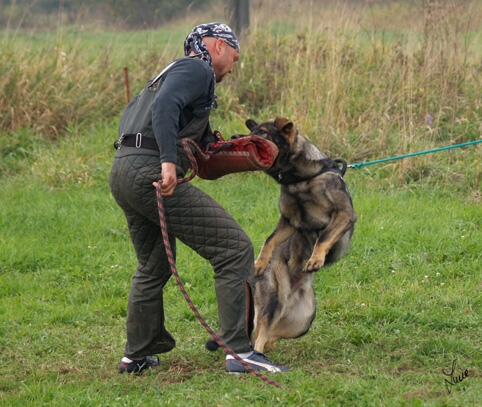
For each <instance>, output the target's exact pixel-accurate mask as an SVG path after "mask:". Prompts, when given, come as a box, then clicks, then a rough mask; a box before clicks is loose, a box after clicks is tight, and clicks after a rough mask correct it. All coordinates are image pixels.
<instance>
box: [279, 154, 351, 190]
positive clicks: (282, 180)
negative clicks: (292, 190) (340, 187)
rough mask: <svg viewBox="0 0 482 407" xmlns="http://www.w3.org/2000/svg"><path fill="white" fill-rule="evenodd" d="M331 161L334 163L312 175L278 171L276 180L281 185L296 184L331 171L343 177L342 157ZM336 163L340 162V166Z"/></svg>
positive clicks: (345, 165)
mask: <svg viewBox="0 0 482 407" xmlns="http://www.w3.org/2000/svg"><path fill="white" fill-rule="evenodd" d="M333 162H334V163H335V164H334V165H333V166H331V167H323V168H321V170H320V171H318V172H317V173H315V174H313V175H308V176H304V177H302V176H297V175H293V174H290V173H289V172H288V171H285V172H283V171H280V172H279V173H278V177H277V179H276V181H277V182H278V184H281V185H291V184H297V183H299V182H304V181H309V180H310V179H313V178H315V177H317V176H318V175H321V174H324V173H325V172H333V173H335V174H337V175H338V176H339V177H340V178H341V179H343V176H344V175H345V172H346V169H347V164H346V161H345V160H343V159H342V158H337V159H336V160H333ZM338 164H341V168H340V166H339V165H338Z"/></svg>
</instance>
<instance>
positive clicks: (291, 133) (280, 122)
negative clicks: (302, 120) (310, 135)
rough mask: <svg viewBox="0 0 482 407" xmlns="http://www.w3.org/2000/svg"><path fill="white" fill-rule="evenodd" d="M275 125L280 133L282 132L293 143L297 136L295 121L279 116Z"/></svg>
mask: <svg viewBox="0 0 482 407" xmlns="http://www.w3.org/2000/svg"><path fill="white" fill-rule="evenodd" d="M274 125H275V127H276V130H277V131H278V133H280V134H281V135H282V136H283V137H284V138H285V139H286V140H288V142H289V143H290V144H291V143H292V142H293V139H294V137H295V136H296V130H295V126H294V124H293V122H292V121H291V120H289V119H285V118H284V117H277V118H276V119H275V121H274Z"/></svg>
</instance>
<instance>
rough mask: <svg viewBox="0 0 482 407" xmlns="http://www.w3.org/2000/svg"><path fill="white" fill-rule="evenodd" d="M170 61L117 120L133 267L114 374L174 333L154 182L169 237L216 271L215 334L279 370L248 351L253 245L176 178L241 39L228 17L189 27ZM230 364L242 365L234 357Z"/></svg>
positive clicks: (120, 199) (140, 362)
mask: <svg viewBox="0 0 482 407" xmlns="http://www.w3.org/2000/svg"><path fill="white" fill-rule="evenodd" d="M184 53H185V55H186V56H185V57H184V58H180V59H178V60H176V61H174V62H173V63H172V64H171V65H169V66H168V67H167V68H166V69H165V70H164V71H163V72H161V74H160V75H158V76H157V77H156V78H154V79H153V80H151V81H149V82H148V83H147V85H146V87H145V88H144V90H143V91H142V92H141V94H139V95H138V96H137V97H136V98H134V99H133V100H132V101H131V102H130V103H129V105H128V107H127V108H126V110H125V112H124V114H123V116H122V118H121V121H120V125H119V135H120V137H119V140H118V141H117V148H118V149H117V152H116V155H115V160H114V164H113V167H112V171H111V176H110V186H111V191H112V194H113V196H114V198H115V199H116V201H117V203H118V204H119V206H120V207H121V208H122V210H123V211H124V214H125V217H126V219H127V224H128V227H129V231H130V235H131V239H132V243H133V245H134V248H135V251H136V255H137V259H138V265H137V269H136V272H135V274H134V276H133V278H132V283H131V291H130V294H129V299H128V305H127V321H126V326H127V343H126V346H125V350H124V358H123V359H122V362H121V364H120V366H119V372H120V373H124V372H128V373H138V372H140V371H142V370H144V369H148V368H150V367H155V366H157V365H158V364H159V360H158V359H157V358H156V357H153V355H156V354H159V353H165V352H169V351H170V350H172V349H173V348H174V347H175V344H176V343H175V340H174V338H173V337H172V336H171V334H170V333H169V332H168V331H167V329H166V328H165V324H164V306H163V287H164V285H165V284H166V282H167V281H168V280H169V278H170V276H171V271H170V266H169V263H168V260H167V256H166V251H165V247H164V244H163V240H162V234H161V230H160V226H159V216H158V209H157V201H156V194H155V186H156V185H157V182H158V181H159V182H161V191H162V195H163V204H164V209H165V213H166V221H167V225H168V232H169V241H170V244H171V247H172V250H173V252H174V253H175V244H176V238H177V239H179V240H181V241H182V242H183V243H184V244H186V245H187V246H189V247H190V248H192V249H193V250H194V251H196V252H197V253H198V254H199V255H201V256H202V257H204V258H205V259H208V260H209V262H210V263H211V265H212V267H213V269H214V279H215V291H216V298H217V302H218V314H219V322H220V329H219V331H218V334H219V336H220V337H221V338H222V339H223V341H224V342H225V343H226V344H227V345H228V346H229V347H230V348H231V349H233V350H234V351H235V352H236V353H237V354H238V355H239V356H240V357H241V358H242V359H243V360H244V361H246V362H247V363H249V364H250V366H251V367H253V368H254V369H256V370H270V371H278V372H279V371H284V370H287V368H285V367H284V366H277V365H275V364H273V363H272V362H271V361H269V360H268V359H267V358H266V356H264V355H262V354H260V353H258V352H254V351H253V350H252V342H251V330H252V310H251V309H250V306H249V305H250V303H251V302H252V296H251V291H250V280H251V279H252V275H253V269H254V253H253V247H252V243H251V241H250V239H249V237H248V236H247V235H246V233H245V232H244V231H243V230H242V229H241V227H240V226H239V225H238V224H237V222H236V221H235V220H234V219H233V218H232V217H231V216H230V215H229V214H228V213H227V212H226V211H225V210H224V209H223V208H222V207H221V206H220V205H219V204H218V203H217V202H216V201H214V200H213V199H212V198H211V197H210V196H208V195H207V194H206V193H204V192H203V191H201V190H199V189H198V188H196V187H194V186H193V185H191V184H190V183H188V182H186V183H181V184H177V180H178V178H180V177H183V176H184V174H185V172H186V171H187V169H188V160H187V158H186V155H185V153H184V152H183V150H182V148H180V147H179V141H180V139H182V138H184V137H189V138H191V139H193V140H194V141H196V142H197V143H199V144H202V143H204V142H206V141H208V140H209V137H210V136H211V135H212V132H211V127H210V124H209V114H210V111H211V109H212V108H215V107H216V106H217V104H216V95H215V84H216V83H219V82H221V81H222V79H223V78H224V76H225V75H226V74H228V73H230V72H231V70H232V67H233V64H234V63H235V62H236V61H237V60H238V58H239V42H238V39H237V37H236V35H235V34H234V32H233V31H232V30H231V28H229V27H228V26H227V25H225V24H221V23H210V24H202V25H199V26H197V27H195V28H194V29H193V30H192V32H191V33H190V34H189V35H188V36H187V38H186V40H185V43H184ZM226 370H227V371H228V372H237V373H238V372H246V368H245V367H244V366H243V365H242V364H241V363H240V362H238V361H237V360H236V359H234V358H233V357H232V356H229V355H228V356H227V357H226Z"/></svg>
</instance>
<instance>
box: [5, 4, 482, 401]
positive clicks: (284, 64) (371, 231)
mask: <svg viewBox="0 0 482 407" xmlns="http://www.w3.org/2000/svg"><path fill="white" fill-rule="evenodd" d="M268 3H269V2H268ZM308 3H310V2H308ZM280 4H281V3H280ZM283 4H284V3H283ZM310 4H311V3H310ZM424 4H432V7H435V6H434V5H435V4H438V3H434V2H426V3H425V2H424ZM447 4H452V3H451V2H448V3H447ZM457 4H458V3H457ZM464 4H467V5H469V4H471V5H472V6H473V5H474V4H475V5H477V2H466V3H464ZM453 6H454V7H456V6H455V3H453ZM283 10H285V11H286V9H283V8H281V7H279V8H273V9H272V10H271V11H272V20H269V21H270V23H269V24H266V27H263V25H262V24H260V22H263V21H264V20H263V18H262V17H263V14H261V12H262V10H258V13H260V14H256V15H254V16H253V21H254V23H253V34H252V36H251V37H250V38H248V39H246V41H247V42H248V43H249V44H250V45H251V47H247V48H246V51H245V53H244V54H242V58H241V60H240V63H239V69H238V72H236V71H235V72H234V73H233V75H232V77H230V78H227V79H226V83H223V84H222V86H220V87H219V91H218V93H219V97H220V109H218V110H217V111H216V112H215V113H214V114H213V127H214V128H218V129H220V130H221V131H222V132H223V134H225V135H229V134H233V133H239V132H243V131H244V130H245V129H244V128H243V121H244V119H246V118H247V117H253V118H255V119H258V120H263V119H271V118H274V116H276V115H278V114H279V115H284V116H287V117H290V118H293V120H294V121H295V124H296V125H297V126H298V128H299V130H300V132H301V133H302V134H305V135H307V136H308V137H310V139H311V140H312V141H313V142H315V143H316V144H317V145H318V146H319V147H320V148H321V149H322V150H323V151H325V152H327V153H329V154H331V155H334V156H336V157H338V156H342V157H344V158H345V159H347V161H349V163H357V162H361V161H365V160H367V161H370V160H373V159H380V158H385V157H390V156H394V155H400V154H404V153H408V152H414V151H421V150H426V149H430V148H433V147H441V146H445V145H451V144H455V143H460V142H465V141H474V140H479V139H480V135H481V127H480V126H481V124H480V123H481V122H480V117H482V110H481V109H482V102H481V99H480V57H481V53H480V51H477V47H476V46H475V44H478V43H479V41H480V34H481V31H480V27H478V26H477V25H475V26H473V25H470V24H468V23H467V24H466V25H465V26H464V27H467V29H466V30H461V29H459V30H458V31H457V29H456V27H460V26H461V25H460V24H456V22H457V21H454V20H453V19H456V16H455V15H454V16H452V17H453V19H449V18H448V17H447V16H448V15H450V14H443V12H444V10H445V12H446V13H448V12H451V11H454V9H453V8H449V6H447V9H444V8H443V7H441V6H440V7H438V8H432V9H431V11H432V16H436V14H434V12H435V11H438V13H439V14H438V16H439V17H438V18H439V20H438V21H439V22H440V23H441V24H442V23H444V24H447V25H446V26H445V27H446V28H447V29H448V28H451V29H453V30H452V31H450V30H449V31H447V32H451V33H455V34H457V33H459V34H460V37H456V39H457V41H459V40H460V41H461V43H463V42H464V41H466V43H467V44H468V49H469V51H467V53H466V54H465V55H466V56H467V58H466V59H465V61H466V62H464V58H463V57H462V58H461V59H458V58H455V56H454V54H453V53H452V51H454V50H455V46H454V43H455V42H456V41H455V40H454V41H453V42H451V43H450V44H451V45H450V47H448V48H446V51H447V52H446V53H444V54H443V55H442V54H440V53H439V52H438V51H437V49H438V50H439V51H440V49H442V48H436V47H438V46H441V45H443V43H439V42H437V41H442V40H447V37H443V36H439V37H437V38H439V40H437V41H435V39H434V38H435V37H434V36H431V35H429V34H430V32H426V34H425V37H424V36H423V34H421V33H423V32H424V31H423V27H424V26H423V24H421V27H422V29H421V30H419V28H420V27H417V21H418V20H417V19H416V18H415V17H414V16H415V15H416V14H413V13H412V14H411V13H410V10H409V9H407V8H406V5H404V3H400V5H398V6H397V4H396V3H395V6H393V7H392V8H388V9H386V10H385V9H383V8H376V7H373V8H369V9H368V11H366V10H365V11H364V12H363V13H362V14H357V13H355V12H348V10H349V9H347V8H344V9H343V8H342V9H339V10H338V11H339V13H336V12H335V11H336V10H335V11H333V10H332V9H327V10H326V13H324V14H323V18H324V19H325V20H323V22H322V23H320V22H319V21H318V20H316V15H314V14H313V13H312V14H311V16H310V15H309V14H306V13H305V14H302V17H301V16H299V15H298V14H297V12H295V11H293V10H291V11H292V17H293V20H290V21H288V22H286V24H285V25H282V24H281V23H280V22H279V19H278V20H276V17H279V16H280V15H282V14H283V13H282V12H283ZM424 10H425V9H424ZM478 10H479V9H478V8H476V7H475V6H474V7H473V8H472V9H469V7H468V6H467V10H465V9H464V11H466V12H467V11H470V12H471V13H472V14H471V15H472V17H473V20H470V19H469V20H470V21H469V20H464V19H463V18H462V17H460V19H461V20H458V21H465V22H467V21H469V22H470V23H471V24H473V21H474V20H475V21H478V20H477V19H476V18H475V16H477V15H479V14H477V13H478ZM412 11H413V10H412ZM425 11H426V10H425ZM459 11H460V10H459ZM265 13H266V11H265ZM359 13H361V12H359ZM268 14H269V13H268ZM420 14H421V15H423V13H420ZM285 15H286V14H285ZM459 15H462V14H461V13H459V14H457V16H459ZM464 15H467V14H464ZM295 17H298V18H297V19H295ZM396 17H398V18H396ZM442 17H443V18H442ZM264 18H266V15H264ZM403 21H405V22H408V23H407V24H408V25H404V24H402V22H403ZM425 21H426V22H427V21H428V20H427V19H426V20H425ZM481 21H482V20H481ZM422 22H423V21H422ZM427 24H428V23H427ZM192 25H193V24H191V21H189V22H184V23H183V24H181V25H176V29H166V31H164V30H160V32H159V33H156V32H139V33H136V35H128V34H126V33H115V34H114V33H108V32H99V33H95V35H91V34H92V33H86V32H78V31H75V30H74V29H70V28H69V29H65V30H64V31H62V32H60V31H58V32H57V33H55V34H48V33H36V34H28V35H26V34H23V33H17V34H16V35H12V34H11V33H4V34H3V37H2V38H3V39H2V41H3V43H2V44H3V45H5V46H4V47H3V48H2V51H1V54H0V64H1V65H0V66H2V68H3V71H4V75H3V77H2V79H0V86H1V87H0V89H1V90H2V93H1V98H0V115H1V118H2V128H1V130H0V153H1V159H0V405H1V406H4V405H5V406H47V405H49V406H141V405H142V406H157V405H173V406H222V407H231V406H270V405H274V406H278V405H279V406H290V405H296V406H303V405H306V406H437V407H441V406H454V407H455V406H478V405H480V400H481V399H482V345H481V344H482V342H481V339H480V338H481V337H482V325H481V323H480V316H481V312H482V295H481V292H482V267H481V266H480V264H481V260H482V255H481V253H482V250H481V242H482V206H481V205H482V198H481V188H480V180H481V174H482V167H481V162H480V161H481V160H480V158H481V152H482V146H481V144H477V145H473V146H471V147H466V148H459V149H452V150H447V151H442V152H439V153H436V154H429V155H423V156H419V157H414V158H407V159H403V160H399V161H394V162H389V163H383V164H377V165H370V166H364V167H362V168H358V169H354V168H350V169H349V170H348V172H347V174H346V177H345V179H346V182H347V185H348V188H349V189H350V192H351V195H352V198H353V201H354V205H355V211H356V213H357V215H358V222H357V224H356V228H355V234H354V236H353V240H352V247H351V249H350V251H349V253H348V254H347V255H346V256H345V257H344V258H343V259H342V260H340V261H339V262H338V263H337V264H335V265H334V266H332V267H331V268H329V269H326V270H320V271H319V272H318V273H317V275H316V277H315V284H316V295H317V317H316V319H315V321H314V323H313V326H312V328H311V330H310V331H309V332H308V334H307V335H306V336H304V337H302V338H299V339H297V340H291V341H280V342H279V343H278V346H277V348H276V349H275V350H274V351H270V352H269V356H270V357H271V358H272V359H273V360H274V361H276V362H279V363H283V364H286V365H288V366H289V367H290V369H291V370H290V372H288V373H286V374H279V375H270V377H271V378H273V379H275V380H277V381H278V382H279V383H280V384H281V385H282V386H283V388H282V389H277V388H274V387H272V386H270V385H268V384H266V383H263V382H261V381H260V380H259V379H257V378H256V377H254V376H252V375H243V376H232V375H227V374H225V373H224V371H223V361H224V356H223V354H222V353H221V352H215V353H210V352H208V351H206V350H204V343H205V341H206V339H208V335H207V333H206V332H205V331H204V330H203V328H202V326H201V325H200V324H199V322H198V321H197V320H196V318H195V316H194V315H193V313H192V312H191V310H190V309H189V307H188V305H187V304H186V302H185V300H184V298H183V297H182V295H181V293H180V291H179V289H178V288H177V286H176V284H175V281H174V280H173V279H172V281H170V282H169V283H168V285H167V287H166V292H165V302H166V314H167V318H168V320H167V327H168V329H169V330H170V331H171V332H172V333H173V335H174V336H175V337H176V339H177V342H178V345H177V347H176V348H175V349H174V350H173V351H172V352H170V353H168V354H166V355H164V356H162V358H161V367H160V369H158V370H156V371H152V372H146V374H143V375H141V376H128V375H119V374H118V373H117V370H116V368H117V365H118V363H119V361H120V358H121V356H122V351H123V347H124V343H125V317H126V303H127V295H128V290H129V285H130V278H131V276H132V274H133V272H134V269H135V265H136V260H135V256H134V252H133V249H132V247H131V243H130V240H129V236H128V232H127V229H126V226H125V220H124V218H123V215H122V213H121V211H120V209H119V208H118V207H117V205H116V204H115V202H114V200H113V198H112V197H111V195H110V192H109V189H108V183H107V180H108V174H109V170H110V165H111V162H112V157H113V153H114V150H113V148H112V143H113V141H114V139H115V138H116V126H117V120H118V116H119V114H120V112H121V110H122V106H123V104H124V101H123V97H124V89H123V86H122V80H121V79H120V78H121V76H122V67H123V66H124V65H125V63H126V61H127V60H129V61H131V62H132V64H131V65H130V67H135V68H134V69H131V72H132V75H133V77H132V80H133V83H132V86H133V89H135V88H136V86H139V84H140V83H142V81H143V80H145V79H147V77H148V76H149V75H150V74H152V73H153V72H155V71H156V69H157V68H158V67H159V66H160V67H162V65H163V62H164V58H165V59H167V58H168V57H170V56H171V55H173V54H174V53H175V51H173V50H171V51H169V52H167V53H166V54H165V55H163V56H161V57H160V56H159V54H158V53H157V52H156V50H157V48H156V47H155V46H154V45H153V42H152V41H153V40H154V38H157V36H159V38H162V41H164V42H168V43H171V41H174V38H177V37H182V35H183V34H181V33H182V32H184V31H186V30H185V28H186V27H189V28H190V27H191V26H192ZM406 27H408V28H406ZM425 27H426V26H425ZM439 27H442V25H439ZM189 28H188V29H189ZM432 28H433V26H432ZM61 34H62V42H63V44H70V45H71V46H72V48H71V50H72V51H73V52H72V53H67V55H68V56H69V57H72V63H70V64H67V65H63V64H62V63H61V62H59V60H58V59H57V57H58V55H59V54H58V53H50V54H49V53H48V52H46V50H52V49H53V48H52V44H53V43H55V41H59V38H60V35H61ZM368 34H370V35H372V36H371V37H370V35H368ZM364 35H365V36H364ZM367 35H368V36H367ZM418 35H420V37H419V38H420V39H423V38H425V39H426V40H427V44H426V45H427V48H425V49H424V48H423V47H418V45H420V44H422V43H423V41H421V42H420V43H418V45H417V42H416V40H415V39H416V38H417V36H418ZM109 38H110V41H109V40H106V39H109ZM170 38H172V40H171V39H170ZM363 38H365V39H363ZM367 38H368V39H369V40H368V41H367ZM362 39H363V40H362ZM370 39H371V40H373V41H371V40H370ZM429 40H430V41H433V42H430V41H429ZM319 41H321V42H319ZM330 41H332V42H330ZM140 43H147V44H149V46H148V47H146V48H142V49H141V48H139V44H140ZM397 43H398V44H399V48H396V47H395V44H397ZM99 44H103V46H104V48H102V45H101V46H100V47H101V49H102V50H104V51H103V54H102V56H103V57H105V58H101V57H93V56H92V49H95V48H96V47H97V48H99ZM295 44H297V46H296V47H295ZM329 44H332V48H331V51H332V53H331V54H330V53H329V52H328V51H329V50H330V47H329ZM430 44H431V46H432V48H430V47H429V45H430ZM447 44H449V43H448V42H446V43H445V45H447ZM434 47H435V48H434ZM396 49H398V50H399V51H400V52H399V53H398V54H394V52H395V51H396ZM457 49H458V50H459V51H460V48H457ZM13 50H16V52H13ZM317 50H320V52H319V53H318V52H314V51H317ZM383 50H384V51H383ZM423 50H425V51H423ZM321 51H323V52H321ZM346 51H350V52H348V53H347V52H346ZM382 51H383V52H382ZM422 51H423V52H425V54H424V55H425V56H430V58H432V59H430V58H429V59H428V60H427V59H425V62H424V63H421V62H420V60H418V59H417V55H418V54H417V52H422ZM288 52H289V53H288ZM133 55H134V56H135V55H137V56H136V58H137V59H136V58H133V57H132V56H133ZM263 55H264V57H263ZM283 55H289V56H290V58H288V60H289V61H287V60H286V59H285V58H282V56H283ZM330 55H331V57H330ZM342 55H345V57H344V58H341V56H342ZM350 55H351V57H353V59H346V58H348V56H350ZM375 55H376V56H377V57H378V58H379V59H378V60H374V59H373V58H374V56H375ZM448 55H450V58H448V59H447V56H448ZM463 55H464V53H463V52H459V57H461V56H463ZM308 56H309V57H310V58H311V57H312V62H313V63H311V64H310V63H308V62H309V61H310V59H309V58H308ZM144 57H145V58H144ZM9 58H10V59H9ZM36 58H38V59H36ZM52 58H53V59H52ZM129 58H130V59H129ZM477 58H479V65H477V63H476V62H474V61H477ZM435 60H436V61H438V62H444V63H445V65H443V64H442V65H443V66H442V65H441V66H440V67H439V69H436V67H435V65H434V64H433V61H435ZM394 61H399V62H400V61H404V62H403V63H402V62H400V64H399V65H393V64H394V63H395V62H394ZM417 61H418V62H417ZM461 61H462V62H461ZM262 64H264V65H262ZM387 64H388V65H387ZM389 64H392V65H390V66H392V68H393V69H392V70H391V71H390V70H388V66H389ZM416 64H419V65H416ZM74 65H75V66H77V71H78V72H75V70H69V71H68V72H70V73H72V76H66V77H62V73H65V72H66V71H65V70H63V67H65V66H68V67H70V68H69V69H71V67H72V66H74ZM416 66H418V68H419V69H418V68H417V69H416ZM26 67H28V69H31V71H28V69H27V68H26ZM253 67H256V68H257V69H254V68H253ZM397 67H398V68H400V70H398V68H397ZM403 67H405V68H406V69H405V71H403V70H402V69H401V68H403ZM23 68H25V69H23ZM395 68H397V69H395ZM384 70H385V71H386V75H385V76H383V75H382V73H383V72H384ZM478 70H479V71H478ZM27 71H28V72H30V73H31V75H30V76H29V75H27V74H25V72H27ZM402 71H403V72H405V74H404V75H401V73H402ZM421 72H423V75H422V74H421ZM460 72H463V73H464V75H462V76H457V75H459V74H460ZM477 72H479V73H478V74H477ZM452 74H453V75H455V76H450V75H452ZM32 75H33V76H32ZM377 75H378V77H377ZM444 75H445V76H444ZM477 75H479V76H477ZM31 77H36V78H38V81H37V82H35V83H36V84H37V85H36V86H33V85H32V86H31V87H25V85H26V84H27V83H28V82H26V81H27V79H28V78H31ZM60 78H63V79H60ZM89 78H90V80H91V81H90V82H89V81H88V79H89ZM303 78H305V79H306V81H304V80H303ZM402 78H404V79H403V80H402ZM444 78H445V79H444ZM449 78H452V79H454V78H456V79H457V80H456V81H455V82H452V81H451V80H448V79H449ZM107 79H109V80H112V81H113V82H112V83H111V82H109V81H107ZM457 81H458V82H457ZM30 83H31V82H30ZM89 83H91V84H92V86H91V87H89ZM100 84H105V86H104V87H101V86H100ZM267 85H269V86H267ZM64 86H65V87H64ZM427 86H428V87H427ZM28 89H29V90H30V91H31V93H30V96H31V98H30V99H29V100H27V101H26V100H24V96H25V94H26V93H25V92H26V91H27V90H28ZM79 89H82V91H83V92H80V90H79ZM101 89H102V92H101V91H100V90H101ZM429 90H430V91H429ZM22 92H23V93H22ZM77 95H81V97H80V99H79V100H76V96H77ZM42 97H43V99H42ZM27 102H28V103H27ZM9 103H10V104H9ZM6 106H7V107H6ZM42 106H44V108H43V109H42ZM428 107H430V109H433V110H430V112H431V113H432V114H433V119H434V120H433V123H428V122H427V117H426V113H427V109H428ZM28 112H30V115H23V113H28ZM58 112H60V113H59V114H57V113H58ZM28 120H30V122H29V121H28ZM47 124H48V125H47ZM49 129H50V130H49ZM192 182H194V183H196V185H198V186H199V187H200V188H202V189H204V190H206V191H207V192H209V193H210V194H211V195H212V196H213V197H215V198H216V199H217V200H218V201H219V202H220V203H221V204H222V205H223V206H225V207H226V209H227V210H228V211H229V212H230V213H231V214H233V216H234V217H235V218H236V219H237V220H238V221H239V223H240V224H241V225H242V226H243V228H245V230H246V231H247V233H248V235H249V236H250V237H251V239H252V240H253V244H254V247H255V250H256V252H258V251H259V249H260V247H261V245H262V243H263V241H264V240H265V239H266V237H267V236H268V235H269V234H270V233H271V231H272V230H273V228H274V225H275V223H276V221H277V219H278V210H277V199H278V194H279V191H278V187H277V185H275V183H274V181H272V180H270V179H268V177H267V176H265V175H264V174H262V173H253V174H236V175H230V176H227V177H225V178H222V179H220V180H218V181H215V182H211V181H202V180H199V179H195V180H193V181H192ZM177 268H178V270H179V273H180V275H181V278H182V279H183V281H184V284H185V285H186V288H187V290H188V292H189V294H190V295H191V297H192V300H193V302H194V303H195V304H196V306H197V307H198V308H199V310H200V312H201V314H202V315H203V316H204V317H205V318H206V320H207V321H208V323H209V324H210V326H211V327H212V328H213V329H216V328H217V307H216V301H215V296H214V289H213V279H212V270H211V268H210V266H209V264H208V263H207V262H206V261H204V260H203V259H201V258H199V257H198V256H197V255H195V254H193V253H192V252H191V251H190V250H189V249H187V248H186V247H184V246H182V245H180V247H179V250H178V261H177ZM451 373H452V374H451ZM449 383H451V384H449Z"/></svg>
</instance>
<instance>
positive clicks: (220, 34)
mask: <svg viewBox="0 0 482 407" xmlns="http://www.w3.org/2000/svg"><path fill="white" fill-rule="evenodd" d="M203 37H214V38H221V39H222V40H224V41H225V42H226V44H228V45H230V46H231V47H233V48H234V49H235V50H236V51H238V52H239V51H240V48H239V41H238V37H236V34H235V33H234V31H233V30H232V29H231V28H230V27H229V26H227V25H226V24H223V23H208V24H200V25H198V26H196V27H194V28H193V29H192V31H191V33H190V34H189V35H188V36H187V37H186V40H185V41H184V55H186V56H188V55H189V54H190V53H191V51H194V53H195V54H196V56H198V57H199V58H201V59H202V60H204V61H206V62H207V63H208V64H209V66H210V67H211V68H212V60H211V55H210V54H209V51H208V49H207V47H206V44H205V43H204V41H203V40H202V39H203ZM215 86H216V75H215V74H214V71H213V78H212V80H211V85H210V94H211V101H212V103H211V106H210V108H216V107H217V103H216V94H215Z"/></svg>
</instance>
